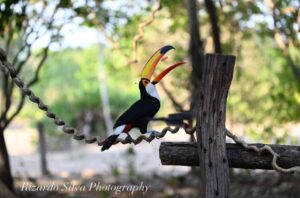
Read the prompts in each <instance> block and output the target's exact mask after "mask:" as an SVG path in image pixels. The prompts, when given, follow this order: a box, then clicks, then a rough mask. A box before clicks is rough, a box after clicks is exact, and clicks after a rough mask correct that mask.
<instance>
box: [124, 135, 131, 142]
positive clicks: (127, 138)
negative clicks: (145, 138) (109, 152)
mask: <svg viewBox="0 0 300 198" xmlns="http://www.w3.org/2000/svg"><path fill="white" fill-rule="evenodd" d="M125 142H126V143H132V142H133V139H132V137H131V136H130V135H127V137H126V138H125Z"/></svg>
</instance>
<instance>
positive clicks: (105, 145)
mask: <svg viewBox="0 0 300 198" xmlns="http://www.w3.org/2000/svg"><path fill="white" fill-rule="evenodd" d="M118 137H119V135H111V136H109V137H108V138H106V140H105V141H104V143H103V146H102V148H101V151H105V150H107V149H109V148H110V147H111V146H112V145H113V143H114V142H115V141H116V140H117V138H118Z"/></svg>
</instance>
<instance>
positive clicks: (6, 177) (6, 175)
mask: <svg viewBox="0 0 300 198" xmlns="http://www.w3.org/2000/svg"><path fill="white" fill-rule="evenodd" d="M0 179H1V181H2V182H3V184H5V185H6V186H7V188H8V189H9V190H11V191H12V192H14V186H13V178H12V175H11V171H10V166H9V157H8V152H7V148H6V144H5V139H4V130H3V129H0Z"/></svg>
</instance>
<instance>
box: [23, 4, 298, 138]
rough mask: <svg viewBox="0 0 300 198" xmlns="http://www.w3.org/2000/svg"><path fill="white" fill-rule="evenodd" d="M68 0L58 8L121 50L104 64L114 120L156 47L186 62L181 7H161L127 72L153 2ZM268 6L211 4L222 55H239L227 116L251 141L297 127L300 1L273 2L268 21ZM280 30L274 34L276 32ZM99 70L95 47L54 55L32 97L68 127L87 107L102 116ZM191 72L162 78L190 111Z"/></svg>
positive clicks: (204, 27) (203, 21) (206, 28)
mask: <svg viewBox="0 0 300 198" xmlns="http://www.w3.org/2000/svg"><path fill="white" fill-rule="evenodd" d="M70 2H71V1H61V3H60V6H61V7H72V6H73V9H74V11H75V13H76V14H77V16H78V17H81V18H82V19H83V20H82V25H86V26H89V27H92V28H96V29H97V30H99V29H100V30H101V31H103V32H104V33H105V34H107V35H108V37H110V38H112V39H113V40H115V41H117V43H118V45H119V47H118V49H115V48H113V49H107V50H106V51H105V62H104V63H105V67H106V74H107V82H108V90H109V97H110V103H111V110H112V115H113V117H114V118H116V116H117V115H119V114H120V113H121V111H123V110H125V109H126V108H127V107H128V106H129V105H130V104H131V103H132V102H133V101H135V100H136V99H137V98H138V97H139V96H138V94H139V93H138V89H137V83H138V80H139V79H138V73H139V71H140V69H141V67H142V65H143V62H145V61H146V59H147V58H148V57H149V55H151V53H152V52H153V51H154V50H155V49H156V48H158V47H160V46H162V45H164V44H172V45H174V46H176V52H175V53H174V54H175V56H174V57H171V58H169V59H170V60H172V62H173V61H174V62H175V61H178V60H182V59H183V57H186V59H188V55H187V53H188V52H187V49H188V41H189V35H188V13H187V10H186V4H185V3H186V2H185V1H178V0H176V1H169V0H163V1H162V3H161V5H162V9H161V10H160V11H159V12H158V14H157V16H156V19H155V21H154V22H153V24H151V25H150V26H148V27H146V28H145V36H144V39H143V40H142V41H140V42H139V50H138V55H139V57H140V63H139V65H130V66H128V65H126V62H128V60H130V57H131V56H132V48H131V47H132V40H133V38H134V36H135V35H136V34H137V32H138V28H139V24H140V23H141V22H142V21H144V20H145V19H146V18H147V17H148V14H149V10H150V9H151V6H152V3H153V2H148V1H142V3H140V4H137V3H136V1H134V0H132V1H128V2H126V3H124V2H120V3H119V8H120V9H116V6H115V5H118V4H116V3H113V2H112V3H109V2H108V1H87V2H94V3H86V4H83V5H80V6H74V5H71V4H70ZM266 2H269V1H266ZM266 2H265V1H263V0H258V1H237V0H233V1H214V3H215V6H216V9H217V14H218V19H219V26H220V29H221V35H220V36H221V41H222V49H223V53H226V54H234V55H236V56H237V63H236V68H235V76H234V80H233V83H232V86H231V89H230V94H229V98H228V104H227V107H228V111H227V118H228V120H230V122H232V123H241V124H243V125H245V126H246V129H247V131H248V132H250V134H252V137H254V138H256V137H257V138H262V139H265V140H269V139H271V138H273V136H274V135H275V136H276V134H275V133H276V130H277V129H278V128H279V127H281V126H284V125H285V124H288V123H295V122H299V116H300V84H299V82H300V80H299V79H297V75H295V72H294V71H293V70H292V69H291V65H296V67H297V68H298V70H300V65H299V62H300V52H299V48H300V45H299V38H300V36H299V32H298V33H297V30H296V29H297V28H299V25H298V26H297V24H296V21H297V20H296V18H297V14H298V12H297V8H299V6H300V5H299V4H300V3H299V1H297V0H285V1H274V13H275V14H274V15H272V12H271V11H272V10H271V9H270V8H269V7H268V6H270V5H267V3H266ZM198 4H199V21H200V31H201V37H202V40H203V41H204V43H205V51H206V52H213V50H212V49H213V47H212V35H211V25H210V20H209V15H208V13H207V11H206V10H205V6H204V2H203V1H199V2H198ZM113 5H114V6H113ZM117 7H118V6H117ZM276 20H277V21H276ZM277 24H278V26H279V30H277V29H276V25H277ZM278 31H279V32H280V35H282V36H283V38H284V42H285V45H286V50H283V49H282V46H280V43H278V40H276V39H275V35H276V32H278ZM171 56H172V55H171ZM163 64H165V63H163ZM166 64H169V62H168V61H167V63H166ZM98 67H99V51H98V46H91V47H89V48H85V49H63V50H60V51H56V52H51V54H50V55H49V58H48V60H47V62H46V65H45V67H44V68H43V70H42V74H41V82H40V84H39V85H38V86H35V87H34V91H36V92H37V95H39V96H41V97H42V98H43V99H44V100H45V101H46V103H48V104H49V105H50V106H51V107H52V108H53V110H54V111H55V112H57V113H58V114H59V115H60V116H61V117H63V118H64V119H66V120H67V121H70V122H72V120H74V118H75V117H76V115H77V114H78V113H80V112H82V111H84V110H86V109H95V108H99V111H101V105H100V104H101V103H100V93H99V79H98ZM190 70H191V69H190V68H189V66H186V67H185V68H184V69H182V70H177V71H174V73H173V74H172V77H169V80H166V82H167V85H168V88H169V89H170V90H171V91H172V93H175V96H176V98H178V100H179V101H180V102H181V103H182V104H183V106H184V107H187V106H189V100H190V99H189V93H188V92H187V90H189V75H190ZM164 105H165V104H164ZM166 105H168V104H166ZM169 105H170V104H169ZM32 108H33V107H32V106H30V108H27V109H26V111H24V112H23V115H26V116H31V117H35V118H37V119H40V118H41V117H42V115H41V114H40V113H37V111H32ZM170 111H172V110H170ZM262 131H264V133H263V135H262ZM284 137H285V136H284ZM278 141H280V140H278Z"/></svg>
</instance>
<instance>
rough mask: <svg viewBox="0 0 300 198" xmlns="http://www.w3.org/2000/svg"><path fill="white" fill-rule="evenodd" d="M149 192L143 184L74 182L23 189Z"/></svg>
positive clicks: (28, 186)
mask: <svg viewBox="0 0 300 198" xmlns="http://www.w3.org/2000/svg"><path fill="white" fill-rule="evenodd" d="M148 190H149V186H147V185H145V184H144V183H143V182H141V183H140V184H128V185H126V184H123V185H118V184H102V183H101V182H99V181H95V182H91V183H89V184H75V183H73V182H65V183H62V184H60V185H58V184H55V182H52V183H49V185H38V184H34V183H31V182H24V183H23V184H22V187H21V191H25V192H30V191H31V192H47V191H48V192H53V191H70V192H87V191H109V192H114V193H116V194H119V193H121V192H130V193H131V194H134V193H135V192H142V193H146V192H147V191H148Z"/></svg>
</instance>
